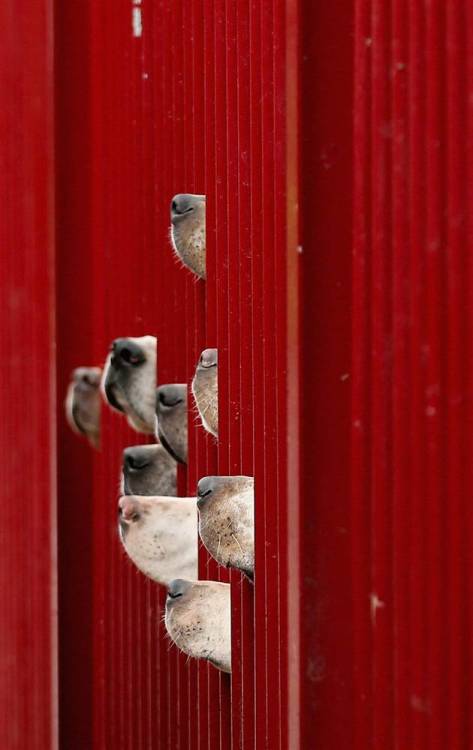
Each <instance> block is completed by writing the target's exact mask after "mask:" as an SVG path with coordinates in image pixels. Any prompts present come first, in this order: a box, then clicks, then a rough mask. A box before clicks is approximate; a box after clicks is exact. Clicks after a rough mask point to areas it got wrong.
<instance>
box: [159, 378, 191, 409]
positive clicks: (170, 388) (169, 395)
mask: <svg viewBox="0 0 473 750" xmlns="http://www.w3.org/2000/svg"><path fill="white" fill-rule="evenodd" d="M156 396H157V403H158V404H160V405H161V406H168V407H172V406H177V405H178V404H182V402H183V401H184V400H185V396H186V386H185V385H177V384H171V385H160V386H159V388H158V389H157V391H156Z"/></svg>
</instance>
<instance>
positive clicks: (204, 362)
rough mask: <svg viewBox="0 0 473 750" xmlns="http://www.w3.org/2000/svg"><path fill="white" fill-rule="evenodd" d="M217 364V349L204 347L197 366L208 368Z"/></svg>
mask: <svg viewBox="0 0 473 750" xmlns="http://www.w3.org/2000/svg"><path fill="white" fill-rule="evenodd" d="M216 365H217V350H216V349H204V351H203V352H202V354H201V355H200V359H199V367H203V368H204V369H208V368H210V367H216Z"/></svg>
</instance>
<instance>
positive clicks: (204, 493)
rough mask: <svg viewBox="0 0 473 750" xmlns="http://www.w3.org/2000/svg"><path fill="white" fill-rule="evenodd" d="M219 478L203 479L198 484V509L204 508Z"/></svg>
mask: <svg viewBox="0 0 473 750" xmlns="http://www.w3.org/2000/svg"><path fill="white" fill-rule="evenodd" d="M216 479H217V477H203V478H202V479H201V480H200V481H199V483H198V484H197V507H198V508H199V509H200V508H203V506H204V505H205V503H206V502H207V500H208V498H209V497H210V495H211V494H212V493H213V491H214V489H215V486H216Z"/></svg>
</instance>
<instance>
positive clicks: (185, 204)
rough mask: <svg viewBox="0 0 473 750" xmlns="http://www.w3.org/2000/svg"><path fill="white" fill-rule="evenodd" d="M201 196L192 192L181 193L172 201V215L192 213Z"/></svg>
mask: <svg viewBox="0 0 473 750" xmlns="http://www.w3.org/2000/svg"><path fill="white" fill-rule="evenodd" d="M199 200H200V196H198V195H192V194H191V193H179V194H178V195H175V196H174V198H173V199H172V201H171V217H174V216H182V215H183V214H188V213H191V212H192V211H193V210H194V208H195V207H196V205H197V204H198V203H199Z"/></svg>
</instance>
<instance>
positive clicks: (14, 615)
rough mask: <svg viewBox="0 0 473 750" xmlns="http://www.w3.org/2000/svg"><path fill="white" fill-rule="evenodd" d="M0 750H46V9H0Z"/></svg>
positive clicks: (49, 34) (51, 425)
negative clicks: (1, 355)
mask: <svg viewBox="0 0 473 750" xmlns="http://www.w3.org/2000/svg"><path fill="white" fill-rule="evenodd" d="M0 24H1V32H0V34H1V43H0V136H1V138H0V171H1V175H2V179H1V181H0V185H1V187H0V202H1V206H2V215H1V220H0V247H1V250H0V255H1V263H0V297H1V300H2V318H1V331H2V343H3V347H4V353H5V358H4V366H3V367H2V371H1V374H0V409H1V415H2V416H1V420H0V422H1V423H0V452H1V456H2V468H3V481H2V489H1V506H2V524H1V534H0V536H1V541H0V590H1V592H2V606H1V615H0V745H1V747H2V748H5V750H10V749H11V750H13V748H26V747H27V748H31V749H32V750H43V749H44V748H55V747H57V675H56V665H57V644H56V640H57V639H56V604H57V602H56V477H55V473H56V453H55V446H56V429H55V419H54V417H55V305H54V154H53V127H52V126H53V91H54V87H53V46H52V43H53V18H52V3H50V2H46V1H44V2H43V1H41V2H28V1H27V0H20V1H19V2H10V1H9V0H6V2H3V3H2V4H1V7H0Z"/></svg>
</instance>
